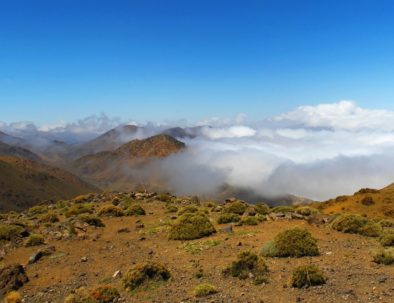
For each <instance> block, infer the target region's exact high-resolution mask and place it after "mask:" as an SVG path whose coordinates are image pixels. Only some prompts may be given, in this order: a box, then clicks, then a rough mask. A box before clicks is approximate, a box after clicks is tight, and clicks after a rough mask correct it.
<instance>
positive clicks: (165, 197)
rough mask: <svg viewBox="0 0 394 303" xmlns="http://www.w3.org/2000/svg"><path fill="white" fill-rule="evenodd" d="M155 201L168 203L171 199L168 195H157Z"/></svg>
mask: <svg viewBox="0 0 394 303" xmlns="http://www.w3.org/2000/svg"><path fill="white" fill-rule="evenodd" d="M157 200H159V201H162V202H170V201H171V200H172V197H171V195H169V194H166V193H162V194H158V195H157Z"/></svg>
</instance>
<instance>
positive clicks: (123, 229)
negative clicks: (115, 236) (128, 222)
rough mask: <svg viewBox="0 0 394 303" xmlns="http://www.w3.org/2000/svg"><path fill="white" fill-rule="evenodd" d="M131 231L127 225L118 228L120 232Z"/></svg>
mask: <svg viewBox="0 0 394 303" xmlns="http://www.w3.org/2000/svg"><path fill="white" fill-rule="evenodd" d="M129 232H130V229H129V228H127V227H122V228H119V229H118V233H119V234H120V233H129Z"/></svg>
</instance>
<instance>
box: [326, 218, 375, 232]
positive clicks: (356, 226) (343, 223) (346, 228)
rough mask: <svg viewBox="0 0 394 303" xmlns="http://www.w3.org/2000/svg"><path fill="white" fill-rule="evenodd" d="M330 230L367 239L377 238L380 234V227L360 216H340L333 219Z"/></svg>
mask: <svg viewBox="0 0 394 303" xmlns="http://www.w3.org/2000/svg"><path fill="white" fill-rule="evenodd" d="M331 226H332V228H333V229H335V230H337V231H341V232H344V233H350V234H360V235H363V236H368V237H377V236H379V234H380V232H381V226H380V225H379V224H377V223H374V222H371V221H369V220H368V219H367V218H365V217H362V216H360V215H353V214H348V215H340V216H338V217H336V218H335V219H334V221H333V222H332V224H331Z"/></svg>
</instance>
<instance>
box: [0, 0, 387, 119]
mask: <svg viewBox="0 0 394 303" xmlns="http://www.w3.org/2000/svg"><path fill="white" fill-rule="evenodd" d="M393 16H394V2H393V1H384V0H379V1H373V0H368V1H366V0H357V1H350V0H349V1H333V0H332V1H327V0H326V1H319V0H310V1H305V0H304V1H302V0H298V1H292V0H291V1H280V0H279V1H278V0H276V1H274V0H272V1H263V0H260V1H257V0H256V1H241V0H239V1H231V0H227V1H215V0H210V1H204V0H198V1H197V0H196V1H193V0H188V1H185V0H180V1H171V0H166V1H149V0H140V1H132V0H128V1H120V0H111V1H110V0H107V1H100V0H91V1H90V0H57V1H53V0H48V1H40V0H35V1H30V0H29V1H18V0H13V1H1V3H0V105H1V111H0V121H5V122H11V121H20V120H29V121H33V122H36V123H38V124H44V123H50V122H54V121H57V120H65V121H73V120H75V119H78V118H83V117H85V116H88V115H91V114H98V113H101V112H104V113H106V114H107V115H109V116H119V117H120V118H122V119H127V118H131V119H135V120H139V121H146V120H151V121H164V120H177V119H181V118H186V119H188V120H191V121H194V120H200V119H204V118H207V117H212V116H220V117H231V116H234V115H236V114H237V113H239V112H243V113H246V114H247V115H248V117H249V118H251V119H254V120H258V119H262V118H264V117H267V116H272V115H276V114H278V113H281V112H283V111H288V110H291V109H293V108H294V107H296V106H299V105H305V104H311V105H312V104H318V103H327V102H336V101H338V100H342V99H351V100H356V101H357V102H358V104H359V105H360V106H363V107H367V108H383V109H389V110H394V89H393V83H394V18H393Z"/></svg>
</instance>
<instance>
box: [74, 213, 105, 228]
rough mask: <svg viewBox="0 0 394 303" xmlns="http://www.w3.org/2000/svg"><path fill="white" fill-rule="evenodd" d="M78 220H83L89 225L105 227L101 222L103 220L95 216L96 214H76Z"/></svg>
mask: <svg viewBox="0 0 394 303" xmlns="http://www.w3.org/2000/svg"><path fill="white" fill-rule="evenodd" d="M78 220H79V221H81V222H84V223H86V224H89V225H91V226H96V227H105V224H104V223H103V221H102V220H101V219H100V218H99V217H97V216H96V215H92V214H81V215H79V216H78Z"/></svg>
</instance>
